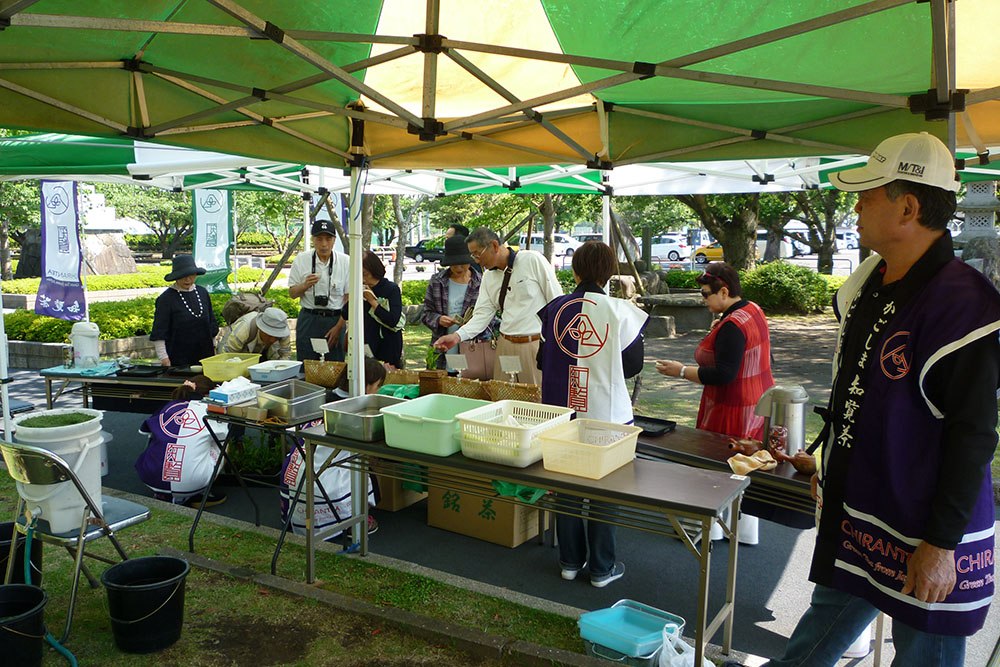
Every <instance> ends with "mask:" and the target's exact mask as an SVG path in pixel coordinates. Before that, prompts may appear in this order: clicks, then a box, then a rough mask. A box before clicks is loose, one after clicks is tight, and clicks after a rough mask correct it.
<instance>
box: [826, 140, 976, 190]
mask: <svg viewBox="0 0 1000 667" xmlns="http://www.w3.org/2000/svg"><path fill="white" fill-rule="evenodd" d="M890 181H912V182H914V183H923V184H925V185H930V186H933V187H936V188H941V189H942V190H951V191H952V192H958V186H959V185H960V184H961V183H960V181H959V180H958V173H957V172H956V171H955V158H954V157H952V154H951V151H949V150H948V147H947V146H945V145H944V144H943V143H942V142H941V140H940V139H938V138H937V137H935V136H934V135H932V134H928V133H926V132H921V133H919V134H917V133H915V132H910V133H907V134H897V135H896V136H894V137H889V138H888V139H886V140H885V141H883V142H882V143H880V144H879V145H878V146H876V147H875V150H874V151H872V155H871V157H870V158H868V164H866V165H865V166H863V167H857V168H856V169H845V170H844V171H838V172H836V173H833V174H830V183H831V184H832V185H833V187H835V188H837V189H838V190H844V191H846V192H860V191H862V190H871V189H872V188H877V187H879V186H882V185H885V184H886V183H889V182H890Z"/></svg>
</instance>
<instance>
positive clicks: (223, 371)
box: [201, 352, 260, 382]
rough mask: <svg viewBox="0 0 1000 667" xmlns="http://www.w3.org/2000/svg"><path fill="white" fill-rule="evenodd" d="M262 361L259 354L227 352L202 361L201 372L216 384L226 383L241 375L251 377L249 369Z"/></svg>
mask: <svg viewBox="0 0 1000 667" xmlns="http://www.w3.org/2000/svg"><path fill="white" fill-rule="evenodd" d="M258 361H260V355H259V354H250V353H249V352H227V353H226V354H216V355H215V356H212V357H208V358H207V359H202V360H201V370H202V372H203V373H204V374H205V375H206V376H208V377H209V378H210V379H212V380H215V381H216V382H225V381H226V380H232V379H234V378H238V377H240V376H241V375H242V376H244V377H250V371H249V368H250V367H251V366H253V365H254V364H256V363H257V362H258Z"/></svg>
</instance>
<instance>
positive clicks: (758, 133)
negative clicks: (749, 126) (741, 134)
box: [750, 130, 767, 141]
mask: <svg viewBox="0 0 1000 667" xmlns="http://www.w3.org/2000/svg"><path fill="white" fill-rule="evenodd" d="M750 136H751V137H753V138H754V139H756V140H757V141H760V140H761V139H767V130H750Z"/></svg>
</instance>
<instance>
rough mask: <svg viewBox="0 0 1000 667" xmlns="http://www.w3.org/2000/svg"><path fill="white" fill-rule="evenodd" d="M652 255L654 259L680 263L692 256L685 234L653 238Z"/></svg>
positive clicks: (662, 235)
mask: <svg viewBox="0 0 1000 667" xmlns="http://www.w3.org/2000/svg"><path fill="white" fill-rule="evenodd" d="M651 254H652V256H653V257H654V258H659V259H661V260H664V259H665V260H668V261H671V262H678V261H680V260H681V259H682V258H686V257H688V256H689V255H690V254H691V246H689V245H688V244H687V241H686V240H685V239H684V235H683V234H661V235H659V236H654V237H653V247H652V251H651Z"/></svg>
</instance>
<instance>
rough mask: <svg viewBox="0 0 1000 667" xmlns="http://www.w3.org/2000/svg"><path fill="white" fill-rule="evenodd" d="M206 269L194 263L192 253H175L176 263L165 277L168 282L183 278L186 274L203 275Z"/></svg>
mask: <svg viewBox="0 0 1000 667" xmlns="http://www.w3.org/2000/svg"><path fill="white" fill-rule="evenodd" d="M203 275H205V269H202V268H200V267H199V266H198V265H197V264H195V263H194V257H192V256H191V255H174V264H173V268H172V269H171V271H170V273H168V274H167V275H165V276H164V277H163V279H164V280H166V281H167V282H168V283H169V282H173V281H175V280H178V279H180V278H183V277H184V276H203Z"/></svg>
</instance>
